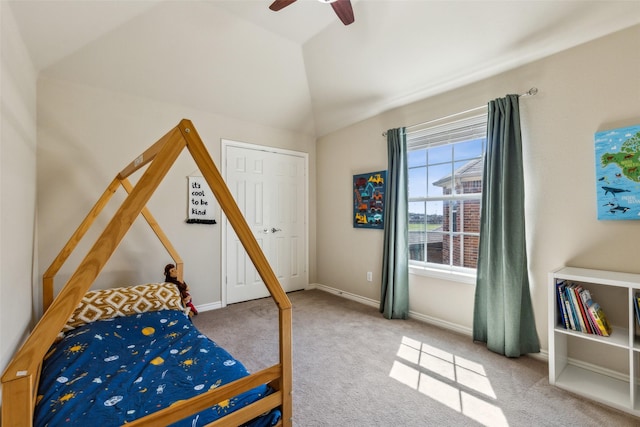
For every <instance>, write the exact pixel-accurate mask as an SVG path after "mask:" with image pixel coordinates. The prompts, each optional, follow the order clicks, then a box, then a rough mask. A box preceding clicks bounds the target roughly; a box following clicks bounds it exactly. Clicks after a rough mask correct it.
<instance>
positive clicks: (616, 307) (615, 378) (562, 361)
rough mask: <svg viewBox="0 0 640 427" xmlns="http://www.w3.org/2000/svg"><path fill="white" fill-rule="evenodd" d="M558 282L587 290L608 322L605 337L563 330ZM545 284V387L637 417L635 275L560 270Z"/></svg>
mask: <svg viewBox="0 0 640 427" xmlns="http://www.w3.org/2000/svg"><path fill="white" fill-rule="evenodd" d="M562 280H565V281H566V282H567V283H577V284H580V285H581V286H582V287H584V288H586V289H589V291H590V292H591V294H592V297H593V300H594V301H595V302H597V303H599V304H600V306H601V307H602V309H603V310H604V312H605V314H607V317H608V318H609V320H610V322H611V323H612V326H613V332H612V333H611V335H610V336H608V337H602V336H598V335H593V334H586V333H583V332H576V331H573V330H569V329H565V328H564V326H563V324H562V322H560V321H559V316H558V314H559V311H558V306H557V297H556V284H557V283H559V282H560V281H562ZM549 285H550V289H549V299H548V303H549V319H548V320H549V322H548V323H549V383H550V384H552V385H555V386H557V387H560V388H562V389H565V390H568V391H570V392H572V393H576V394H579V395H582V396H585V397H587V398H590V399H593V400H595V401H598V402H600V403H603V404H605V405H608V406H612V407H614V408H617V409H620V410H622V411H625V412H629V413H631V414H633V415H636V416H640V338H639V337H637V336H636V320H635V312H634V305H633V298H634V295H635V293H636V292H640V274H630V273H620V272H613V271H603V270H592V269H586V268H576V267H564V268H561V269H559V270H556V271H553V272H551V273H549ZM560 315H561V314H560ZM639 331H640V330H639ZM610 355H611V356H612V357H609V356H610ZM593 356H598V357H593ZM614 356H615V357H614ZM590 359H596V360H600V361H601V362H598V361H596V362H593V361H592V360H590ZM608 359H611V360H613V362H611V365H609V366H607V364H608V362H609V360H608Z"/></svg>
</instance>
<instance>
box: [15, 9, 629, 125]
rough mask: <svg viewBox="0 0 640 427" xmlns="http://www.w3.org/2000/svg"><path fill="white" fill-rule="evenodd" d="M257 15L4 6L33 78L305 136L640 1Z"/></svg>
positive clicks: (493, 64) (546, 50)
mask: <svg viewBox="0 0 640 427" xmlns="http://www.w3.org/2000/svg"><path fill="white" fill-rule="evenodd" d="M270 3H271V1H270V0H202V1H197V0H180V1H177V0H174V1H159V0H144V1H141V0H137V1H132V0H108V1H94V0H62V1H57V0H47V1H45V0H41V1H36V0H20V1H18V0H12V1H10V2H9V5H10V7H11V11H12V13H13V15H14V16H15V18H16V21H17V23H18V27H19V29H20V31H21V34H22V37H23V39H24V41H25V44H26V45H27V48H28V50H29V52H30V55H31V58H32V60H33V63H34V64H35V66H36V68H37V70H38V71H39V72H40V76H41V77H45V78H53V79H62V80H68V81H73V82H77V83H80V84H86V85H91V86H95V87H99V88H104V89H108V90H114V91H122V92H126V93H130V94H133V95H139V96H143V97H147V98H151V99H155V100H159V101H166V102H170V103H175V104H178V105H184V106H186V107H189V108H197V109H201V110H204V111H208V112H212V113H215V114H221V115H225V116H230V117H234V118H238V119H242V120H247V121H251V122H255V123H260V124H263V125H266V126H273V127H277V128H283V129H289V130H292V131H297V132H301V133H305V134H309V135H316V136H322V135H325V134H327V133H330V132H332V131H334V130H337V129H340V128H342V127H344V126H347V125H350V124H352V123H355V122H357V121H360V120H363V119H366V118H368V117H371V116H374V115H376V114H379V113H381V112H383V111H386V110H388V109H390V108H394V107H397V106H400V105H404V104H406V103H408V102H412V101H416V100H419V99H423V98H425V97H428V96H432V95H435V94H437V93H440V92H443V91H446V90H450V89H453V88H456V87H459V86H462V85H464V84H468V83H472V82H474V81H478V80H480V79H482V78H485V77H488V76H491V75H495V74H497V73H499V72H502V71H506V70H508V69H511V68H514V67H517V66H520V65H523V64H526V63H528V62H531V61H534V60H536V59H539V58H542V57H545V56H548V55H551V54H553V53H556V52H559V51H561V50H564V49H567V48H570V47H573V46H575V45H578V44H581V43H584V42H587V41H589V40H592V39H595V38H598V37H601V36H604V35H606V34H609V33H611V32H615V31H618V30H620V29H623V28H626V27H629V26H632V25H635V24H638V23H640V1H615V0H597V1H557V0H556V1H552V0H550V1H543V0H533V1H529V0H502V1H485V0H469V1H455V0H454V1H435V0H433V1H432V0H352V4H353V10H354V14H355V22H354V23H353V24H351V25H349V26H344V25H343V24H342V23H341V22H340V21H339V20H338V19H337V17H336V15H335V14H334V12H333V10H332V8H331V7H330V6H329V5H326V4H322V3H320V2H318V1H317V0H298V1H297V2H295V3H293V4H292V5H290V6H288V7H286V8H285V9H282V10H281V11H279V12H273V11H271V10H269V9H268V6H269V4H270ZM638 44H639V48H640V40H639V41H638ZM577 72H578V71H577ZM517 89H520V88H514V90H517ZM521 89H528V88H521Z"/></svg>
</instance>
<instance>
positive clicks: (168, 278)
mask: <svg viewBox="0 0 640 427" xmlns="http://www.w3.org/2000/svg"><path fill="white" fill-rule="evenodd" d="M164 280H165V282H169V283H174V284H175V285H176V286H177V287H178V290H180V295H181V296H182V303H183V304H184V306H185V308H188V309H189V316H194V315H195V316H197V315H198V310H196V307H195V306H194V305H193V302H192V300H191V294H190V293H189V285H187V284H186V283H185V282H181V281H180V280H178V269H177V268H176V266H175V265H173V264H167V265H165V267H164Z"/></svg>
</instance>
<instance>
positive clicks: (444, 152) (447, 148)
mask: <svg viewBox="0 0 640 427" xmlns="http://www.w3.org/2000/svg"><path fill="white" fill-rule="evenodd" d="M452 156H453V146H452V145H441V146H439V147H433V148H429V150H428V151H427V159H428V160H429V161H428V164H430V165H434V164H436V163H450V162H451V160H452Z"/></svg>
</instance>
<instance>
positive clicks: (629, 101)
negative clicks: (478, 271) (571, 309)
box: [317, 26, 640, 349]
mask: <svg viewBox="0 0 640 427" xmlns="http://www.w3.org/2000/svg"><path fill="white" fill-rule="evenodd" d="M638 46H640V26H635V27H632V28H630V29H628V30H625V31H622V32H619V33H615V34H612V35H610V36H607V37H604V38H601V39H598V40H595V41H593V42H590V43H588V44H584V45H581V46H578V47H576V48H573V49H570V50H567V51H565V52H561V53H559V54H556V55H554V56H551V57H548V58H546V59H543V60H540V61H537V62H534V63H532V64H530V65H526V66H523V67H521V68H518V69H515V70H512V71H510V72H507V73H504V74H501V75H498V76H495V77H492V78H489V79H486V80H483V81H481V82H479V83H476V84H472V85H469V86H466V87H463V88H460V89H457V90H453V91H450V92H447V93H443V94H440V95H438V96H434V97H432V98H429V99H425V100H423V101H420V102H416V103H414V104H411V105H407V106H405V107H402V108H398V109H395V110H393V111H389V112H387V113H384V114H380V115H378V116H376V117H374V118H371V119H369V120H366V121H363V122H361V123H358V124H356V125H353V126H350V127H348V128H345V129H342V130H340V131H337V132H334V133H332V134H330V135H327V136H325V137H323V138H321V139H320V140H319V141H318V146H317V156H318V160H317V168H318V210H317V217H318V225H317V232H318V241H317V245H318V246H317V250H318V259H317V266H318V275H317V279H318V282H319V283H320V284H322V285H326V286H329V287H332V288H335V289H339V290H341V291H344V292H349V293H352V294H354V295H357V296H359V297H363V298H368V299H373V300H376V301H379V299H380V295H379V293H380V284H379V283H380V275H381V258H382V238H383V233H382V231H380V230H363V229H354V228H352V218H351V216H352V193H351V179H352V176H353V175H354V174H357V173H362V172H370V171H374V170H380V169H386V168H387V163H386V162H387V157H386V156H387V155H386V141H385V138H383V137H382V136H381V133H382V132H383V131H385V130H387V129H389V128H396V127H400V126H410V125H412V124H417V123H421V122H425V121H428V120H432V119H436V118H440V117H443V116H447V115H449V114H453V113H456V112H461V111H465V110H468V109H470V108H474V107H476V106H480V105H486V103H487V102H488V101H490V100H491V99H494V98H498V97H502V96H504V95H506V94H508V93H523V92H525V91H527V90H528V89H529V88H531V87H533V86H535V87H537V88H538V89H539V93H538V95H536V96H535V97H528V98H521V101H520V105H521V120H522V127H523V130H522V132H523V135H522V136H523V151H524V169H525V170H524V172H525V187H526V188H525V191H526V194H525V203H526V205H525V207H526V223H527V239H528V242H527V243H528V251H529V270H530V281H531V294H532V299H533V305H534V310H535V318H536V325H537V329H538V334H539V337H540V341H541V345H542V347H543V348H545V349H546V348H547V287H548V284H547V273H548V272H549V271H550V270H553V269H556V268H558V267H560V266H563V265H573V266H579V267H590V268H598V269H609V270H620V271H626V272H635V273H638V272H640V264H638V262H637V253H638V249H637V242H638V239H639V238H640V221H617V222H613V221H597V219H596V197H595V194H596V193H595V190H596V181H595V178H594V175H595V173H594V171H595V166H594V139H593V137H594V133H595V132H596V131H600V130H605V129H610V128H616V127H621V126H629V125H631V124H638V123H640V78H639V76H640V49H638ZM407 66H408V67H410V66H411V64H410V63H407ZM366 271H373V272H374V281H373V283H369V282H367V281H366ZM473 298H474V285H469V284H461V283H456V282H450V281H446V280H438V279H433V278H425V277H421V276H415V275H412V276H411V277H410V310H411V311H412V313H413V314H414V315H416V316H418V317H424V318H431V320H434V321H437V322H441V323H444V324H449V326H451V327H454V328H457V329H460V330H463V331H470V330H471V328H472V321H473Z"/></svg>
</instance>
